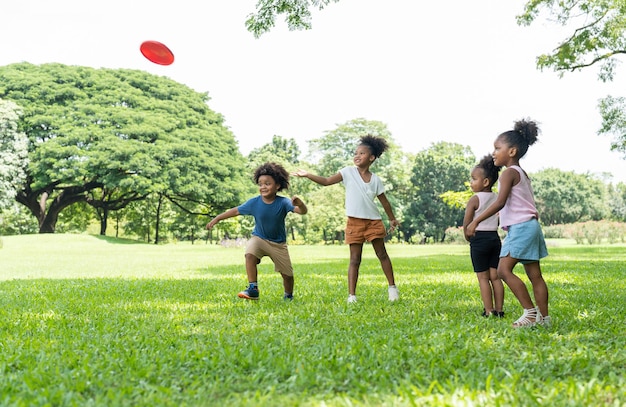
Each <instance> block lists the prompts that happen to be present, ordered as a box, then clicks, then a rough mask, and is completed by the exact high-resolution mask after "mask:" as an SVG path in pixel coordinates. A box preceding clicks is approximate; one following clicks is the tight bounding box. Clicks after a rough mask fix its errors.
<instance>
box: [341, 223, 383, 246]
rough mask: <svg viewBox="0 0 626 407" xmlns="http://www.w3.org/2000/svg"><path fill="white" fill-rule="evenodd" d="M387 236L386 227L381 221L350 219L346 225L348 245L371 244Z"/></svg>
mask: <svg viewBox="0 0 626 407" xmlns="http://www.w3.org/2000/svg"><path fill="white" fill-rule="evenodd" d="M385 236H387V231H386V230H385V225H383V221H382V220H381V219H360V218H352V217H348V223H347V224H346V243H347V244H354V243H363V242H371V241H372V240H374V239H383V238H384V237H385Z"/></svg>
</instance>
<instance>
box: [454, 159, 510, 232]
mask: <svg viewBox="0 0 626 407" xmlns="http://www.w3.org/2000/svg"><path fill="white" fill-rule="evenodd" d="M518 182H519V173H518V172H517V171H516V170H514V169H511V168H507V169H506V170H504V172H503V173H502V175H501V176H500V181H499V182H498V198H496V200H495V201H494V203H492V204H491V205H489V207H488V208H487V209H485V211H484V212H483V213H481V214H480V215H479V216H477V217H476V219H474V220H473V221H471V222H470V223H469V224H468V225H467V228H466V229H465V234H466V235H468V236H474V235H475V234H476V226H478V224H479V223H480V222H482V221H484V220H485V219H487V218H488V217H490V216H492V215H495V214H496V213H498V212H499V211H500V209H502V208H504V204H506V200H507V199H508V198H509V194H510V193H511V189H512V188H513V185H515V184H517V183H518Z"/></svg>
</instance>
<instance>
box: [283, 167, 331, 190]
mask: <svg viewBox="0 0 626 407" xmlns="http://www.w3.org/2000/svg"><path fill="white" fill-rule="evenodd" d="M293 175H295V176H296V177H303V178H308V179H310V180H311V181H313V182H315V183H317V184H320V185H323V186H325V187H327V186H329V185H333V184H337V183H339V182H341V181H342V180H343V177H342V176H341V173H340V172H338V173H336V174H334V175H331V176H330V177H322V176H319V175H315V174H311V173H309V172H308V171H305V170H300V169H299V170H298V171H296V172H294V173H293Z"/></svg>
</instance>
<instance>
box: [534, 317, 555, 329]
mask: <svg viewBox="0 0 626 407" xmlns="http://www.w3.org/2000/svg"><path fill="white" fill-rule="evenodd" d="M537 324H538V325H541V326H543V327H544V328H551V327H552V318H550V315H546V316H545V317H541V320H539V321H537Z"/></svg>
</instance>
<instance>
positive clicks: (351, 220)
mask: <svg viewBox="0 0 626 407" xmlns="http://www.w3.org/2000/svg"><path fill="white" fill-rule="evenodd" d="M387 148H388V144H387V141H386V140H385V139H383V138H381V137H375V136H371V135H367V136H363V137H361V139H360V143H359V145H358V146H357V148H356V151H355V152H354V158H353V162H354V167H345V168H342V169H341V170H339V172H337V173H336V174H334V175H331V176H330V177H321V176H319V175H314V174H311V173H309V172H307V171H304V170H298V171H296V172H295V173H294V174H293V175H295V176H298V177H305V178H308V179H310V180H311V181H313V182H316V183H318V184H320V185H324V186H328V185H333V184H337V183H339V182H342V181H343V184H344V186H345V187H346V202H345V205H346V215H347V216H348V221H347V224H346V243H347V244H349V245H350V265H349V266H348V293H349V295H348V302H349V303H353V302H356V284H357V280H358V278H359V267H360V265H361V256H362V253H363V243H364V242H366V241H368V242H371V243H372V247H373V248H374V251H375V252H376V256H377V257H378V260H379V261H380V265H381V267H382V269H383V272H384V273H385V277H386V278H387V282H388V284H389V287H388V294H389V301H396V300H397V299H398V298H399V294H398V289H397V288H396V285H395V280H394V275H393V266H392V264H391V259H390V258H389V255H388V254H387V249H386V248H385V240H384V238H385V236H387V231H386V230H385V226H384V225H383V222H382V218H381V216H380V212H379V211H378V208H377V207H376V204H375V203H374V199H375V198H378V200H379V201H380V203H381V204H382V206H383V209H384V210H385V213H386V214H387V217H388V218H389V224H390V227H391V230H394V229H395V228H397V227H398V226H399V225H400V223H399V222H398V221H397V220H396V218H395V216H394V215H393V211H392V209H391V204H390V203H389V201H388V200H387V197H386V196H385V189H384V187H383V183H382V181H381V180H380V178H379V177H378V176H377V175H376V174H374V173H372V172H371V171H370V166H371V165H372V164H373V163H374V161H375V160H376V159H377V158H378V157H380V155H381V154H382V153H383V152H385V151H386V150H387Z"/></svg>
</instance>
